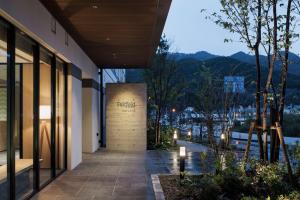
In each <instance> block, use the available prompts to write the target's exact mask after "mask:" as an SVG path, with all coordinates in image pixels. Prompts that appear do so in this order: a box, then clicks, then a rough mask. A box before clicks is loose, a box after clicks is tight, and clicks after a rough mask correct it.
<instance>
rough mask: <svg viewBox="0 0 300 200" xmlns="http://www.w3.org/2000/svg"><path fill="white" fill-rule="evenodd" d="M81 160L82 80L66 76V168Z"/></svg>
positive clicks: (75, 164)
mask: <svg viewBox="0 0 300 200" xmlns="http://www.w3.org/2000/svg"><path fill="white" fill-rule="evenodd" d="M81 162H82V82H81V81H80V80H78V79H76V78H75V77H73V76H68V170H72V169H74V168H75V167H76V166H77V165H78V164H79V163H81Z"/></svg>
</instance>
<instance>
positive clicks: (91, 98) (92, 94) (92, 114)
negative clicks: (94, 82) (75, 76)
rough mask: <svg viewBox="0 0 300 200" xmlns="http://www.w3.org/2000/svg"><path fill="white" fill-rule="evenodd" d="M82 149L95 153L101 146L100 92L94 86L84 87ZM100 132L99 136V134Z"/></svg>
mask: <svg viewBox="0 0 300 200" xmlns="http://www.w3.org/2000/svg"><path fill="white" fill-rule="evenodd" d="M82 90H83V96H82V103H83V107H82V108H83V116H84V117H83V122H82V123H83V130H82V135H83V138H82V150H83V152H86V153H93V152H95V151H96V150H97V149H98V148H99V132H100V131H99V92H98V90H96V89H94V88H83V89H82ZM97 134H98V136H97Z"/></svg>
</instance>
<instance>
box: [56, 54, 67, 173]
mask: <svg viewBox="0 0 300 200" xmlns="http://www.w3.org/2000/svg"><path fill="white" fill-rule="evenodd" d="M55 96H56V130H55V157H56V161H55V164H56V174H59V173H60V172H62V171H63V170H64V169H65V164H66V163H65V160H66V158H65V139H66V138H65V74H64V62H63V61H62V60H60V59H56V95H55Z"/></svg>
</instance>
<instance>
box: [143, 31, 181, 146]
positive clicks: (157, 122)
mask: <svg viewBox="0 0 300 200" xmlns="http://www.w3.org/2000/svg"><path fill="white" fill-rule="evenodd" d="M169 48H170V44H169V41H168V40H167V39H166V37H165V36H163V37H162V38H161V40H160V43H159V46H158V49H157V52H156V55H155V57H154V59H153V64H152V66H151V68H149V69H147V70H145V71H144V79H145V81H146V83H147V85H148V95H149V103H150V105H149V107H150V111H149V112H150V113H152V111H153V113H154V129H155V143H156V144H160V142H161V135H160V134H161V119H162V116H163V114H164V112H165V111H166V109H167V107H169V106H170V105H172V103H173V102H174V101H176V99H177V98H178V97H179V96H180V93H181V90H182V89H183V88H184V86H183V85H184V80H183V79H182V78H180V77H179V75H178V74H177V64H176V62H175V61H173V60H170V59H169V57H168V55H169Z"/></svg>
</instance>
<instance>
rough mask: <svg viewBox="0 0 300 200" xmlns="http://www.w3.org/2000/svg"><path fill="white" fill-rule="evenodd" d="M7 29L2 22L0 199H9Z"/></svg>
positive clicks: (0, 33) (0, 59)
mask: <svg viewBox="0 0 300 200" xmlns="http://www.w3.org/2000/svg"><path fill="white" fill-rule="evenodd" d="M7 59H8V56H7V27H6V25H5V24H4V23H3V22H2V21H1V20H0V199H4V200H6V199H9V196H8V195H9V193H8V189H9V187H8V181H7V137H8V134H7Z"/></svg>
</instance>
